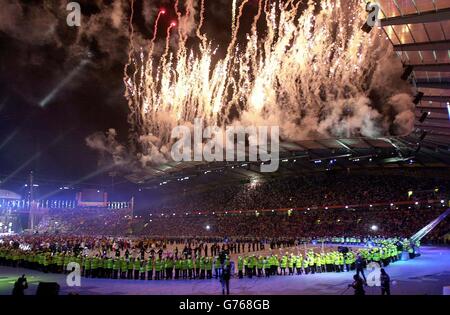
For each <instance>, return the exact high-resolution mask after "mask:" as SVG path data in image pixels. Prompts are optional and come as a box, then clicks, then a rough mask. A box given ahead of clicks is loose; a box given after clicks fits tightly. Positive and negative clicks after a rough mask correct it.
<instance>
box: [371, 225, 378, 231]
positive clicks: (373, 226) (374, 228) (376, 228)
mask: <svg viewBox="0 0 450 315" xmlns="http://www.w3.org/2000/svg"><path fill="white" fill-rule="evenodd" d="M370 229H371V230H372V231H377V230H378V226H376V225H372V226H371V227H370Z"/></svg>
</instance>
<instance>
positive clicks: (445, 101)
mask: <svg viewBox="0 0 450 315" xmlns="http://www.w3.org/2000/svg"><path fill="white" fill-rule="evenodd" d="M375 2H377V3H379V4H380V7H381V13H380V14H381V21H380V23H381V27H382V28H383V30H384V31H385V33H386V36H387V39H389V40H390V42H391V43H392V45H393V48H394V51H396V53H397V54H398V56H399V58H401V60H402V62H403V64H404V65H405V71H407V70H408V66H411V67H410V68H409V69H410V70H411V73H412V76H411V77H410V80H411V84H412V85H413V87H415V88H416V91H417V93H419V92H422V93H423V97H422V99H421V101H420V102H419V103H418V104H417V106H416V118H417V119H416V124H415V130H414V132H413V133H412V134H411V135H409V136H406V137H396V138H389V139H387V138H381V139H369V138H356V139H322V140H320V139H319V140H306V141H298V142H295V143H294V142H290V143H286V142H285V143H282V144H281V152H280V171H279V172H277V175H283V174H286V173H292V172H298V171H305V170H306V171H313V170H317V169H319V170H327V169H331V168H333V169H335V168H340V169H348V168H355V167H356V168H367V167H399V166H400V167H405V166H406V167H417V166H421V167H449V166H450V0H401V1H399V0H378V1H375ZM424 113H429V115H428V116H427V117H426V118H425V120H424V121H423V122H420V118H421V117H422V116H423V114H424ZM331 161H332V162H331ZM225 170H226V171H225ZM205 172H207V173H209V172H219V173H222V174H223V172H226V174H227V176H225V177H227V178H231V179H240V178H242V179H249V178H250V179H251V178H255V177H258V176H266V175H267V174H263V173H260V172H259V163H228V162H227V163H223V162H222V163H204V162H184V163H167V164H164V165H161V166H159V167H155V168H153V169H148V170H146V171H145V173H143V172H137V173H135V174H130V175H129V176H127V178H128V179H129V180H131V181H133V182H136V183H144V182H145V183H155V184H163V183H164V181H171V180H181V178H184V177H190V176H199V175H202V174H205ZM222 177H224V176H222ZM224 180H226V178H224Z"/></svg>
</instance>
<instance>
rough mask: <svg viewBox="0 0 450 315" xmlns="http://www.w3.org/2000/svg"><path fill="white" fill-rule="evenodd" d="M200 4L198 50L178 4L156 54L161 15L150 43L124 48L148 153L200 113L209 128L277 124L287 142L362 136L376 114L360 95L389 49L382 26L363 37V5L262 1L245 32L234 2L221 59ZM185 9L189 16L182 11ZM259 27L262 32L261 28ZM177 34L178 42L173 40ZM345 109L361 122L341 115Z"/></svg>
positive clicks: (134, 121) (165, 146) (134, 113)
mask: <svg viewBox="0 0 450 315" xmlns="http://www.w3.org/2000/svg"><path fill="white" fill-rule="evenodd" d="M204 1H205V0H202V1H201V4H200V12H199V23H198V25H197V28H196V30H195V33H196V40H197V41H198V44H197V45H196V46H195V47H193V48H190V49H188V48H187V47H186V42H187V39H188V36H187V35H186V34H185V33H184V32H183V30H182V29H181V24H180V19H181V18H182V14H181V12H180V11H179V8H178V5H179V3H178V1H176V3H175V12H176V14H177V18H178V20H177V22H176V23H171V24H170V25H169V27H168V28H167V29H166V30H165V31H166V42H165V47H164V50H163V52H162V53H161V55H160V56H159V57H155V55H156V53H155V51H154V50H155V39H156V36H157V32H158V26H159V25H158V24H159V21H160V17H161V15H162V14H164V12H162V11H160V12H159V13H158V15H157V17H156V20H155V24H154V33H153V37H152V40H151V44H150V47H149V48H148V49H147V48H143V49H141V50H140V51H137V52H136V51H135V50H134V48H133V45H130V46H131V48H130V49H131V50H130V63H129V64H128V65H127V66H126V69H125V77H124V82H125V85H126V94H125V97H126V98H127V100H128V103H129V107H130V112H131V114H130V117H129V121H130V123H131V125H132V133H133V137H134V139H137V141H136V142H137V143H138V145H139V146H140V147H141V151H142V152H143V154H144V155H151V154H152V153H153V152H152V151H154V150H157V151H159V152H163V151H165V152H168V150H169V148H170V142H171V139H170V133H171V130H172V128H173V127H175V126H177V125H182V124H184V125H188V124H190V123H192V122H193V121H194V118H196V117H200V118H202V119H203V121H204V123H205V124H206V125H218V126H225V125H226V124H233V123H239V124H242V125H279V126H280V128H281V131H282V136H283V137H285V138H295V137H296V136H298V134H301V135H302V136H304V137H305V138H307V137H309V135H310V134H311V133H318V134H321V135H326V136H343V135H344V136H353V135H359V134H358V133H360V129H361V128H360V127H361V124H366V125H370V124H369V123H367V122H366V121H365V120H364V119H370V118H367V117H371V116H372V117H377V115H378V112H376V111H375V110H373V109H372V108H370V107H368V106H367V102H365V101H363V100H362V99H365V98H366V97H367V90H368V88H367V81H368V80H369V79H370V76H371V75H373V72H374V68H375V64H376V58H377V53H379V51H381V50H386V47H387V46H386V45H385V42H383V41H380V40H379V36H378V34H379V32H380V31H379V30H375V29H374V30H373V31H372V33H371V34H366V33H364V32H363V31H362V30H361V29H360V28H361V25H362V24H363V23H364V20H365V18H366V16H367V13H366V12H365V5H364V3H363V1H359V0H341V1H339V0H333V1H331V0H323V1H321V2H320V7H319V8H317V6H316V7H315V5H314V3H313V2H312V1H309V2H308V3H306V5H305V2H306V1H305V2H303V1H296V0H288V1H279V2H277V1H269V0H258V1H257V3H258V12H257V14H256V15H255V17H254V19H253V22H252V24H251V28H250V29H249V30H242V29H241V24H240V20H241V17H242V15H243V11H244V10H245V7H246V5H247V4H248V2H249V0H242V1H237V0H233V2H232V8H233V10H232V12H233V13H232V24H231V27H230V30H231V40H230V43H229V45H228V47H227V50H226V55H225V56H224V57H223V58H220V59H219V60H217V59H218V58H217V56H215V54H216V49H217V48H216V47H214V44H213V42H212V41H211V40H210V39H208V38H207V35H206V34H204V33H202V26H203V21H204V13H205V9H204ZM188 2H189V1H188ZM300 6H302V8H301V9H300ZM186 14H192V12H189V9H188V8H187V10H186ZM131 24H132V23H130V25H131ZM261 24H264V32H261V31H260V33H263V34H259V32H258V29H260V28H261ZM177 27H178V36H176V28H177ZM239 32H248V33H247V35H246V39H247V40H246V42H245V43H240V42H239V41H238V34H239ZM174 38H175V39H176V40H177V43H176V45H172V44H171V43H172V42H173V41H172V39H174ZM172 46H176V48H173V47H172ZM131 69H133V71H131ZM359 103H364V104H363V105H361V109H357V108H356V107H357V106H354V107H352V105H356V104H359ZM348 106H350V107H352V110H353V112H354V115H355V116H357V117H358V115H359V118H358V119H360V120H361V121H359V122H354V121H351V120H348V121H340V120H339V118H337V117H338V116H339V115H341V114H342V113H343V112H344V109H343V108H344V107H348ZM363 110H367V112H364V113H363V112H362V111H363ZM362 116H364V117H366V116H367V117H366V118H364V117H362ZM354 120H355V119H354ZM358 124H359V125H358ZM163 153H164V152H163Z"/></svg>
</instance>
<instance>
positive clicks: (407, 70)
mask: <svg viewBox="0 0 450 315" xmlns="http://www.w3.org/2000/svg"><path fill="white" fill-rule="evenodd" d="M413 70H414V67H413V66H411V65H409V66H406V67H405V70H404V71H403V74H402V76H401V77H400V78H401V79H402V80H403V81H406V80H408V78H409V76H410V75H411V73H412V72H413Z"/></svg>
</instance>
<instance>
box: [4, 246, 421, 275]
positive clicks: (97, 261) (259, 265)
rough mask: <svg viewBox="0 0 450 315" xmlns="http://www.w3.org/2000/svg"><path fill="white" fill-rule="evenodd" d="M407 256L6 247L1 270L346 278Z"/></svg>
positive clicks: (382, 251) (371, 251) (380, 249)
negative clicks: (90, 252) (226, 270)
mask: <svg viewBox="0 0 450 315" xmlns="http://www.w3.org/2000/svg"><path fill="white" fill-rule="evenodd" d="M417 245H418V244H417ZM291 250H292V249H291ZM402 250H407V251H408V252H409V254H410V256H411V258H412V257H413V256H414V247H413V246H409V245H408V241H407V240H404V245H403V246H402V245H401V242H400V241H399V240H398V239H386V240H381V239H380V240H379V241H378V242H377V243H375V244H374V246H373V247H372V248H362V249H359V250H358V251H355V252H354V251H352V250H350V251H347V252H345V251H344V250H341V251H329V252H325V251H323V250H320V251H318V250H317V249H316V251H314V250H313V249H306V250H305V251H304V254H301V253H300V252H301V250H297V253H296V254H295V253H293V252H291V253H289V252H285V253H284V254H273V253H272V254H270V255H239V256H238V257H237V259H236V261H233V260H232V259H231V256H230V253H229V250H228V249H225V250H224V251H222V252H221V254H220V255H217V256H214V257H205V256H196V257H192V256H187V257H175V256H174V255H173V254H166V255H165V256H159V255H153V256H150V257H148V258H145V257H144V258H141V257H139V256H136V257H133V256H126V255H122V256H120V253H119V255H118V256H115V257H114V255H109V256H108V255H103V256H101V255H99V254H96V255H95V256H85V255H83V254H82V253H80V254H78V255H76V254H75V253H73V252H52V251H50V250H40V251H35V250H21V249H20V248H12V247H8V246H0V264H3V265H9V266H13V267H18V266H20V267H25V268H30V269H37V270H41V271H44V272H55V273H63V272H66V273H67V272H69V271H70V270H71V268H72V267H76V266H79V268H80V272H81V274H82V275H83V276H85V277H100V278H113V279H119V278H120V279H142V280H144V279H148V280H152V279H155V280H160V279H206V278H212V277H213V276H215V277H219V276H220V270H221V268H222V266H223V265H224V264H225V265H227V266H229V267H230V268H231V269H232V270H233V273H236V274H237V275H238V276H239V277H240V278H242V277H243V276H248V277H252V276H260V277H261V276H266V277H269V276H271V275H293V274H303V273H304V274H309V273H321V272H344V271H350V270H355V269H357V270H358V269H361V268H362V267H361V265H365V264H367V263H368V262H372V261H373V262H377V263H379V264H380V265H381V266H387V265H388V264H389V263H391V262H393V261H396V260H398V258H399V255H400V253H401V252H402ZM222 255H223V256H222ZM358 266H359V267H358Z"/></svg>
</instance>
